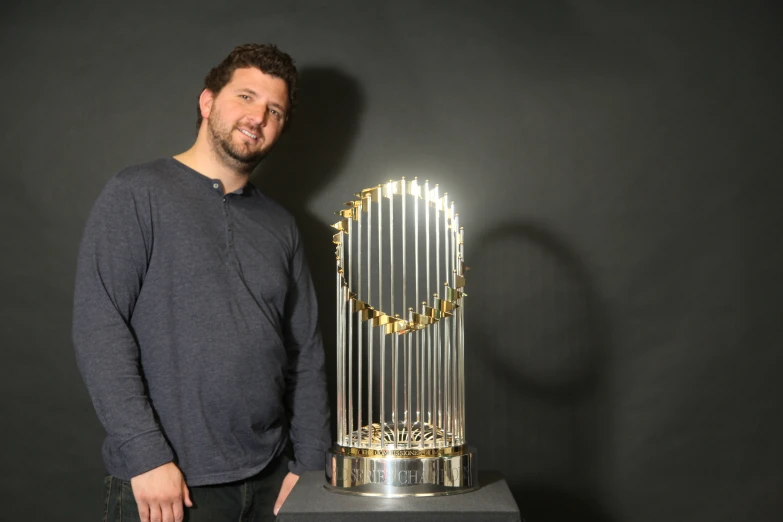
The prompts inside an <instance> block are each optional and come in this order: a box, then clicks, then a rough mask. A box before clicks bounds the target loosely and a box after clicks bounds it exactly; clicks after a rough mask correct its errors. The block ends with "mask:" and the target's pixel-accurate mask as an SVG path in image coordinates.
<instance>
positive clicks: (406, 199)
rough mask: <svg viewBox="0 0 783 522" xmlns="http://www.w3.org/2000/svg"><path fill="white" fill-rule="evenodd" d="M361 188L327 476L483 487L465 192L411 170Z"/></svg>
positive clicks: (367, 487) (415, 490)
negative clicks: (468, 385)
mask: <svg viewBox="0 0 783 522" xmlns="http://www.w3.org/2000/svg"><path fill="white" fill-rule="evenodd" d="M356 197H357V198H358V199H356V200H354V201H350V202H348V203H346V206H347V207H348V208H347V209H345V210H342V211H340V212H338V214H339V215H340V216H341V220H340V221H338V222H337V223H335V224H334V228H336V229H337V230H338V233H337V234H335V236H334V243H335V245H336V247H337V248H336V257H337V265H336V268H337V273H336V285H337V303H336V304H337V437H336V444H335V445H334V447H333V448H332V449H331V450H330V451H329V452H328V455H327V464H326V478H327V486H326V487H327V488H328V489H330V490H332V491H335V492H341V493H353V494H358V495H374V496H384V497H396V496H428V495H446V494H450V493H462V492H466V491H470V490H473V489H476V488H477V487H478V481H477V466H476V451H475V449H473V448H470V447H468V446H467V444H466V440H465V379H464V372H465V350H464V347H465V333H464V313H465V306H464V300H465V297H466V294H465V293H464V287H465V271H466V269H467V267H466V266H465V263H464V254H465V251H464V248H465V247H464V230H463V229H462V228H461V227H460V226H459V216H458V215H457V214H456V213H455V210H454V202H453V201H452V202H450V201H449V199H448V194H445V193H444V194H443V196H440V195H439V194H438V186H437V185H435V186H434V187H430V184H429V182H425V183H424V184H423V185H421V184H419V183H418V181H417V180H416V179H414V180H413V181H406V180H405V178H403V179H402V180H400V181H389V182H388V183H385V184H382V185H378V186H377V187H373V188H369V189H365V190H363V191H362V192H361V193H359V194H356Z"/></svg>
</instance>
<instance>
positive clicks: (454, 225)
mask: <svg viewBox="0 0 783 522" xmlns="http://www.w3.org/2000/svg"><path fill="white" fill-rule="evenodd" d="M451 215H452V219H451V259H452V265H451V266H452V268H451V287H452V288H455V289H456V286H457V268H456V267H457V223H458V221H459V217H458V216H457V214H456V213H455V212H454V202H453V201H452V202H451ZM455 291H456V290H455ZM458 312H459V310H454V317H453V318H452V321H451V347H452V348H451V350H452V354H451V357H452V359H451V365H452V368H451V371H452V375H453V377H452V379H451V381H452V382H451V398H452V399H451V409H452V417H451V419H452V420H451V434H452V440H453V438H454V437H456V434H457V428H456V425H457V419H458V416H459V412H458V411H457V381H458V380H459V375H457V316H458ZM455 443H456V442H452V444H455Z"/></svg>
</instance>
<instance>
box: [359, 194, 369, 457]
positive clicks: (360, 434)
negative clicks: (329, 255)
mask: <svg viewBox="0 0 783 522" xmlns="http://www.w3.org/2000/svg"><path fill="white" fill-rule="evenodd" d="M371 232H372V193H371V192H368V193H367V301H366V302H367V306H368V307H369V306H370V303H371V302H372V277H371V275H372V274H371V271H370V266H372V265H371V262H372V248H371V247H372V241H371V239H372V235H371ZM365 313H367V314H368V319H369V313H370V310H369V309H367V312H365ZM367 351H368V353H372V321H370V322H368V323H367ZM363 363H364V352H361V351H360V353H359V445H360V446H361V445H362V427H363V425H364V424H363V422H364V421H363V417H362V413H363V412H362V404H363V401H362V398H363V395H364V390H363V389H362V379H363V377H364V375H363V373H362V365H363Z"/></svg>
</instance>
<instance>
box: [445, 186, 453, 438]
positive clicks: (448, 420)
mask: <svg viewBox="0 0 783 522" xmlns="http://www.w3.org/2000/svg"><path fill="white" fill-rule="evenodd" d="M444 196H446V197H445V198H444V202H443V210H444V212H443V248H444V256H443V257H444V262H445V267H444V268H445V269H446V272H445V274H444V276H445V277H444V279H445V280H446V281H444V283H443V285H444V289H443V293H444V299H445V300H447V301H449V300H450V296H449V291H448V290H449V289H448V286H449V284H448V279H449V271H450V268H451V267H450V260H451V257H450V254H449V252H450V250H449V247H450V243H449V207H448V206H447V203H448V197H447V196H448V194H444ZM451 313H453V310H451V311H450V312H449V314H451ZM450 319H451V317H450V316H449V317H446V318H444V319H443V445H444V446H447V445H448V441H447V439H448V432H449V430H448V428H449V425H450V424H451V417H450V416H449V415H450V409H449V341H450V336H449V320H450Z"/></svg>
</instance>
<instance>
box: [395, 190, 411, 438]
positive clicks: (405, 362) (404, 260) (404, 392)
mask: <svg viewBox="0 0 783 522" xmlns="http://www.w3.org/2000/svg"><path fill="white" fill-rule="evenodd" d="M407 199H408V182H407V181H405V178H402V313H403V314H404V315H405V319H406V321H407V319H408V316H407V313H408V312H407V310H408V309H407V299H408V298H407V274H406V271H405V270H406V266H407V258H406V256H405V215H406V211H405V201H406V200H407ZM397 336H398V338H399V334H397ZM407 346H408V336H407V335H405V337H403V338H402V380H403V385H402V407H403V410H404V411H405V415H404V417H403V419H404V420H406V421H407V418H408V410H407V409H406V408H407V407H408V351H407V350H406V347H407ZM397 418H398V419H399V416H398V417H397ZM398 427H399V420H398V422H397V424H395V425H394V447H395V448H397V447H398V444H399V442H400V433H399V429H398Z"/></svg>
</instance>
